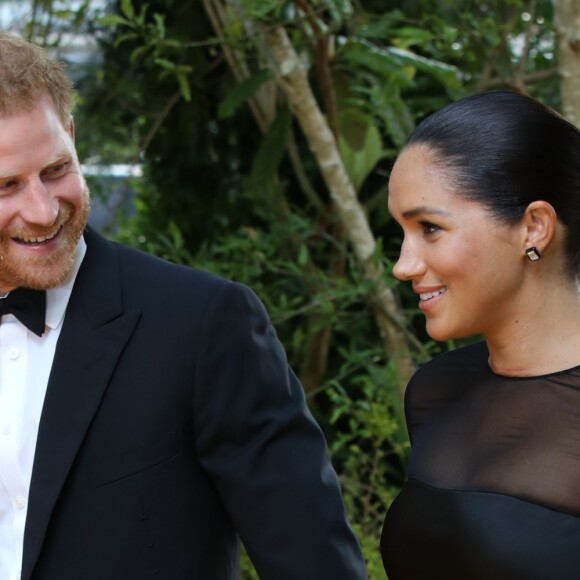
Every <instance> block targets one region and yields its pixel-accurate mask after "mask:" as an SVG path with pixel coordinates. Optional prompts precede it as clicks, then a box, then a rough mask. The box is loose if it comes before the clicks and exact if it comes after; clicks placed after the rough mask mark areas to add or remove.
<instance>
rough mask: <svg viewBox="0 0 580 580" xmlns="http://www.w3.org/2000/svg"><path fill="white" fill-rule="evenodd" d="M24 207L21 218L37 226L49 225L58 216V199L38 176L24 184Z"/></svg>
mask: <svg viewBox="0 0 580 580" xmlns="http://www.w3.org/2000/svg"><path fill="white" fill-rule="evenodd" d="M26 188H27V190H26V195H25V196H24V207H23V208H22V210H21V212H20V215H21V217H22V219H23V220H24V221H25V222H27V223H29V224H35V225H39V226H51V225H53V224H54V222H55V221H56V218H57V216H58V210H59V204H58V200H57V199H56V197H55V196H54V194H53V193H51V191H50V189H49V188H48V187H47V186H46V184H45V183H43V181H42V180H41V179H40V178H36V179H34V180H33V181H31V182H29V183H28V184H27V186H26Z"/></svg>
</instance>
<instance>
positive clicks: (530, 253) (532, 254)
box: [526, 246, 542, 262]
mask: <svg viewBox="0 0 580 580" xmlns="http://www.w3.org/2000/svg"><path fill="white" fill-rule="evenodd" d="M526 256H527V257H528V258H529V259H530V261H532V262H535V261H536V260H539V259H540V258H541V257H542V252H540V250H538V248H536V246H531V247H529V248H527V249H526Z"/></svg>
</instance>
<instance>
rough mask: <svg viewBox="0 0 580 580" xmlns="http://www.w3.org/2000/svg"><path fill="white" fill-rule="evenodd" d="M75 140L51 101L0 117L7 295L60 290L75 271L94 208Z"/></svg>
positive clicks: (1, 257)
mask: <svg viewBox="0 0 580 580" xmlns="http://www.w3.org/2000/svg"><path fill="white" fill-rule="evenodd" d="M73 133H74V131H73V127H72V123H71V126H70V127H64V126H63V124H62V122H61V120H60V118H59V116H58V114H57V112H56V109H55V107H54V104H53V102H52V100H51V99H50V98H49V97H48V96H41V97H40V98H39V99H38V101H37V103H36V105H35V106H34V107H33V108H32V109H28V110H24V111H21V112H18V113H15V114H13V115H10V116H5V117H0V294H5V293H7V292H8V291H10V290H12V289H14V288H16V287H19V286H25V287H29V288H36V289H45V288H51V287H53V286H57V285H59V284H60V283H62V282H63V281H64V280H65V278H66V276H67V275H68V274H69V272H70V270H71V268H72V264H73V260H74V254H75V248H76V245H77V242H78V240H79V238H80V236H81V235H82V232H83V230H84V228H85V225H86V222H87V219H88V213H89V207H90V200H89V192H88V189H87V186H86V183H85V180H84V178H83V176H82V173H81V170H80V166H79V162H78V158H77V154H76V150H75V146H74V135H73Z"/></svg>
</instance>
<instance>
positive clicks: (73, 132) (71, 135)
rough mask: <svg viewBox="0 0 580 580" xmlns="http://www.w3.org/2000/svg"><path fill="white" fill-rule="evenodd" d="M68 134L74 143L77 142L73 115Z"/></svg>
mask: <svg viewBox="0 0 580 580" xmlns="http://www.w3.org/2000/svg"><path fill="white" fill-rule="evenodd" d="M68 134H69V135H70V137H71V139H72V140H73V143H74V142H75V120H74V119H73V117H72V115H71V118H70V123H69V125H68Z"/></svg>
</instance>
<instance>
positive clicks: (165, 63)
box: [155, 58, 175, 70]
mask: <svg viewBox="0 0 580 580" xmlns="http://www.w3.org/2000/svg"><path fill="white" fill-rule="evenodd" d="M155 64H158V65H159V66H160V67H161V68H164V69H165V70H175V63H174V62H171V61H170V60H167V59H166V58H156V59H155Z"/></svg>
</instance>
